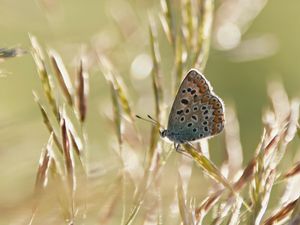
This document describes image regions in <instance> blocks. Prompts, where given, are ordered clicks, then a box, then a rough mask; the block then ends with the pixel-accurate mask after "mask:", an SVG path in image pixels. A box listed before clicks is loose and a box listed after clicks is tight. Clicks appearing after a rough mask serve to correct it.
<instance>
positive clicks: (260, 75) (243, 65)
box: [0, 0, 300, 215]
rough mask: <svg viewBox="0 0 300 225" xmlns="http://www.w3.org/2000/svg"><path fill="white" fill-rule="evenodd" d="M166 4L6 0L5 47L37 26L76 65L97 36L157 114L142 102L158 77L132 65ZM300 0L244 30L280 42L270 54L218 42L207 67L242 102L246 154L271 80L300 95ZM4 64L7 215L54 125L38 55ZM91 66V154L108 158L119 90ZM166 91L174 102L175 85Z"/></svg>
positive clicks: (1, 100)
mask: <svg viewBox="0 0 300 225" xmlns="http://www.w3.org/2000/svg"><path fill="white" fill-rule="evenodd" d="M218 4H219V2H217V6H218ZM159 7H160V6H159V1H136V0H131V1H130V0H129V1H121V0H112V1H109V0H98V1H96V0H89V1H71V0H64V1H50V0H48V1H46V0H44V1H38V0H36V1H17V0H0V28H1V35H0V43H1V45H0V47H15V46H19V47H22V48H25V49H28V50H29V49H30V42H29V38H28V34H29V33H30V34H33V35H35V36H36V37H37V38H38V40H39V42H40V43H41V44H42V45H43V46H44V47H45V48H46V49H47V48H49V47H51V48H54V49H56V50H57V51H58V52H59V53H60V54H61V56H62V58H63V60H64V62H65V64H66V65H67V67H68V70H69V72H70V74H73V75H74V74H75V71H76V70H75V68H74V59H75V58H76V56H78V55H79V54H80V53H81V52H84V53H88V52H89V50H90V49H91V48H93V47H95V46H97V47H98V48H99V51H100V52H103V53H105V54H108V55H109V56H110V58H111V59H112V61H113V62H114V64H115V65H116V67H117V69H118V71H119V72H120V74H121V75H122V76H123V77H124V79H125V81H126V84H127V85H128V87H129V93H130V95H131V96H133V99H134V103H133V104H134V105H133V108H134V109H135V110H136V112H138V113H140V114H142V115H144V114H146V113H150V114H152V113H153V111H152V107H151V105H150V106H147V107H143V106H142V105H140V104H139V103H138V100H139V96H142V97H144V98H146V99H150V100H151V103H152V89H151V86H150V85H149V81H150V78H149V77H147V78H145V79H135V78H134V76H131V70H130V68H131V64H132V62H133V60H134V59H135V57H136V56H137V55H139V54H142V53H146V54H149V44H148V43H149V42H148V14H149V13H156V12H158V10H159ZM299 9H300V2H299V1H298V0H290V1H288V2H286V1H280V0H273V1H266V6H265V7H264V9H263V10H262V11H261V12H260V13H259V14H258V16H257V17H256V18H255V19H254V20H253V21H251V23H250V24H249V28H247V30H245V33H244V34H243V36H242V40H244V39H251V38H253V37H268V38H269V37H270V38H271V39H270V40H271V42H272V43H273V44H272V45H271V48H272V49H271V52H270V54H267V55H266V56H263V57H259V56H257V57H254V58H250V59H247V58H246V59H243V57H242V56H239V55H238V57H234V56H235V55H234V54H235V52H234V51H220V50H217V49H216V48H213V49H211V53H210V57H209V60H208V65H207V68H206V70H205V74H206V76H207V78H208V79H209V80H210V82H211V83H212V84H213V86H214V90H215V91H216V93H217V94H218V95H220V96H221V97H222V98H223V99H224V101H225V104H227V102H231V103H233V104H234V105H235V107H236V110H237V114H238V118H239V121H240V131H241V141H242V145H243V150H244V154H245V159H244V162H247V161H248V160H249V158H250V156H251V155H253V152H254V150H255V147H256V145H257V143H258V141H259V137H260V135H261V133H262V123H261V115H262V110H263V109H264V108H265V107H266V106H267V105H268V98H267V85H266V84H267V82H268V81H270V80H274V79H275V80H280V81H282V82H283V84H284V86H285V88H286V89H287V92H288V94H289V95H290V96H299V82H300V76H299V73H300V69H299V59H300V45H299V40H300V14H299ZM160 33H161V32H160ZM160 37H162V38H163V35H160ZM268 38H267V39H266V40H267V41H266V42H262V43H263V44H262V47H264V44H267V43H268V40H269V39H268ZM258 48H259V47H258ZM262 51H263V49H262ZM162 52H163V53H162V56H163V57H162V61H163V62H164V63H170V62H169V60H168V59H167V58H165V57H164V56H167V55H168V54H169V53H168V50H164V47H162ZM245 54H246V55H247V52H246V53H245ZM262 55H264V54H262ZM0 70H1V71H2V75H1V78H0V105H1V107H0V108H1V110H0V178H1V182H0V211H1V213H0V215H1V214H2V213H3V214H2V215H8V214H6V213H9V212H10V211H12V210H14V208H15V207H16V205H20V204H22V203H23V202H24V201H26V199H27V198H28V197H29V196H30V195H31V194H32V190H33V186H34V179H35V174H36V169H37V166H38V160H39V156H40V151H41V149H42V147H43V146H44V145H45V143H46V142H47V138H48V132H47V130H46V129H45V127H44V124H43V123H42V119H41V115H40V112H39V110H38V107H37V106H36V104H35V102H34V101H33V95H32V90H36V91H37V92H38V93H42V92H41V84H40V81H39V79H38V74H37V71H36V67H35V64H34V61H33V59H32V57H31V55H30V54H26V55H24V56H22V57H19V58H14V59H9V60H7V61H5V62H1V63H0ZM89 73H90V97H89V100H88V121H87V130H88V134H89V143H90V144H89V160H90V162H91V164H97V163H99V162H100V161H101V160H102V161H103V160H108V161H109V157H110V156H109V151H108V150H107V147H108V146H109V141H107V140H111V139H110V138H111V137H110V136H112V135H114V131H113V129H112V128H111V127H109V126H108V123H107V121H106V117H105V115H106V114H107V113H108V112H109V111H110V109H109V108H108V107H109V105H110V104H109V101H110V93H109V90H108V88H107V85H106V82H105V79H104V78H103V75H102V74H101V72H100V70H99V67H98V66H97V63H96V62H94V63H92V64H91V65H90V67H89ZM168 75H169V74H168ZM167 99H168V100H169V104H172V96H171V94H170V95H169V96H167ZM107 128H108V129H109V132H107V131H106V129H107ZM217 150H218V149H216V151H217ZM216 151H214V152H212V153H211V154H212V159H213V161H218V159H219V158H218V157H219V156H218V155H220V152H216ZM222 154H223V153H222ZM103 156H105V157H107V158H105V159H103Z"/></svg>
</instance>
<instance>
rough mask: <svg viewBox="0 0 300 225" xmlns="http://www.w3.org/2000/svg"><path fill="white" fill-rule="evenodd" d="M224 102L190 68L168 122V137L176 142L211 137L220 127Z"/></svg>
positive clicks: (219, 130)
mask: <svg viewBox="0 0 300 225" xmlns="http://www.w3.org/2000/svg"><path fill="white" fill-rule="evenodd" d="M224 121H225V120H224V105H223V102H222V100H221V99H220V98H219V97H218V96H217V95H216V94H215V93H214V92H213V90H212V87H211V86H210V84H209V82H208V81H207V80H206V78H205V77H204V75H202V74H201V73H200V72H198V71H197V70H195V69H191V70H190V71H189V72H188V74H187V75H186V77H185V78H184V80H183V81H182V83H181V85H180V87H179V90H178V92H177V95H176V97H175V100H174V103H173V106H172V109H171V112H170V115H169V121H168V129H167V130H168V137H169V138H170V139H171V140H173V141H175V142H179V143H183V142H187V141H194V140H197V139H200V138H204V137H209V136H214V135H216V134H218V133H220V132H221V131H222V130H223V128H224Z"/></svg>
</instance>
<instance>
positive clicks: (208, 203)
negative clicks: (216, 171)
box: [195, 189, 224, 224]
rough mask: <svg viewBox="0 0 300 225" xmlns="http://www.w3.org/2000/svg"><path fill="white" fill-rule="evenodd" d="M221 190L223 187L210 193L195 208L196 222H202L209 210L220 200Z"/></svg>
mask: <svg viewBox="0 0 300 225" xmlns="http://www.w3.org/2000/svg"><path fill="white" fill-rule="evenodd" d="M223 192H224V189H222V190H219V191H216V192H214V193H212V194H210V195H209V196H208V197H206V198H205V199H204V200H203V201H202V202H201V204H200V206H199V207H197V208H196V209H195V218H196V222H197V223H196V224H202V221H203V219H204V217H205V216H206V214H207V213H208V212H209V210H210V209H211V208H212V207H213V206H215V204H216V203H217V202H218V201H219V200H220V198H221V196H222V193H223Z"/></svg>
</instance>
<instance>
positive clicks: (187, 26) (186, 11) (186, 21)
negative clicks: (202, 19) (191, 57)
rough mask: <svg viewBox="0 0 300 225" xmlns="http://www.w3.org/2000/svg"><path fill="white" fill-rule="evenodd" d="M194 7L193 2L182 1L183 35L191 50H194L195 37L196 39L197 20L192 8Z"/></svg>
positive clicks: (189, 0)
mask: <svg viewBox="0 0 300 225" xmlns="http://www.w3.org/2000/svg"><path fill="white" fill-rule="evenodd" d="M193 6H194V7H195V5H193V3H192V0H181V7H182V10H181V12H182V16H181V17H182V20H183V22H182V33H183V36H184V37H185V41H186V43H187V44H188V45H189V48H190V49H193V46H192V44H193V37H194V29H195V28H194V27H195V25H194V23H195V18H194V16H193V12H192V7H193Z"/></svg>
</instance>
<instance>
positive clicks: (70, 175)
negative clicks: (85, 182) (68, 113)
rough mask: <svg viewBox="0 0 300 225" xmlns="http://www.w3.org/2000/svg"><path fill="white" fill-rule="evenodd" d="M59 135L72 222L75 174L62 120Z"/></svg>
mask: <svg viewBox="0 0 300 225" xmlns="http://www.w3.org/2000/svg"><path fill="white" fill-rule="evenodd" d="M60 127H61V133H62V143H63V150H64V164H65V171H66V177H67V184H68V195H69V196H68V197H69V204H70V209H71V212H70V218H69V219H70V221H74V217H75V211H74V210H75V209H74V194H75V188H76V184H75V173H74V161H73V158H72V156H71V151H70V149H71V146H70V145H71V143H70V139H69V135H68V129H67V126H66V121H65V119H64V118H62V119H61V123H60Z"/></svg>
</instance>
